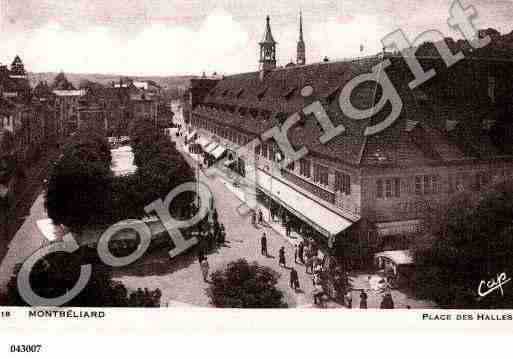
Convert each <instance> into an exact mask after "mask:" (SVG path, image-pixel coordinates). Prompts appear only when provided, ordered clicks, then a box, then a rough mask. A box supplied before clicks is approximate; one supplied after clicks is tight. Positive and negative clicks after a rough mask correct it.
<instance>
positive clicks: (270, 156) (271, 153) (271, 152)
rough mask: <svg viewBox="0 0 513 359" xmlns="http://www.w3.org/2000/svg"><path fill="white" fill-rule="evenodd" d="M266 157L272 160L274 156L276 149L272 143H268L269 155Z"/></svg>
mask: <svg viewBox="0 0 513 359" xmlns="http://www.w3.org/2000/svg"><path fill="white" fill-rule="evenodd" d="M268 158H269V159H270V160H271V161H274V160H275V158H276V150H275V148H274V145H272V144H270V145H269V157H268Z"/></svg>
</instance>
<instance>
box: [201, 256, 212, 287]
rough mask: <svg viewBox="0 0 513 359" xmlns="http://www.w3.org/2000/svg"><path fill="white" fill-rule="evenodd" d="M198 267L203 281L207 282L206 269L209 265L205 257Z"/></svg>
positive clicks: (207, 269)
mask: <svg viewBox="0 0 513 359" xmlns="http://www.w3.org/2000/svg"><path fill="white" fill-rule="evenodd" d="M200 268H201V274H202V275H203V281H205V282H207V281H208V271H209V269H210V265H209V264H208V260H207V259H206V258H205V259H203V261H201V263H200Z"/></svg>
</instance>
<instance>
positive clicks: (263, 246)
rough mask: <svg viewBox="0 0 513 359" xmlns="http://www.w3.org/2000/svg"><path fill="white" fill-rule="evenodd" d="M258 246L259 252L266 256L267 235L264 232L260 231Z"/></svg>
mask: <svg viewBox="0 0 513 359" xmlns="http://www.w3.org/2000/svg"><path fill="white" fill-rule="evenodd" d="M260 247H261V249H260V253H261V254H262V255H263V256H266V257H267V236H266V235H265V232H264V233H262V238H260Z"/></svg>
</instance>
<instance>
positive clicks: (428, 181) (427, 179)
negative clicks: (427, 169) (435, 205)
mask: <svg viewBox="0 0 513 359" xmlns="http://www.w3.org/2000/svg"><path fill="white" fill-rule="evenodd" d="M430 193H431V178H430V176H424V194H430Z"/></svg>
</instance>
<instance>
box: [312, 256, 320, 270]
mask: <svg viewBox="0 0 513 359" xmlns="http://www.w3.org/2000/svg"><path fill="white" fill-rule="evenodd" d="M312 269H313V272H314V273H321V272H322V264H321V261H320V260H319V258H317V257H313V268H312Z"/></svg>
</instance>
